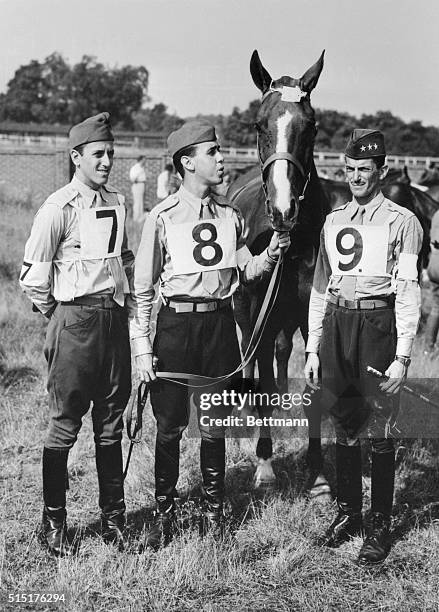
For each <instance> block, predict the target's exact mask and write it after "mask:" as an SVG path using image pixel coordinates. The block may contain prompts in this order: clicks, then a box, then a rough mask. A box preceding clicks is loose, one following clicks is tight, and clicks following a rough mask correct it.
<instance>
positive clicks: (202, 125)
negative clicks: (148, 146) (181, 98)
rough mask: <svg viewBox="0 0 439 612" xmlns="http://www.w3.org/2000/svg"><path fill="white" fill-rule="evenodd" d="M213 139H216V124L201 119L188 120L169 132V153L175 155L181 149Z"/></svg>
mask: <svg viewBox="0 0 439 612" xmlns="http://www.w3.org/2000/svg"><path fill="white" fill-rule="evenodd" d="M211 140H216V134H215V126H213V125H212V124H211V123H209V122H208V121H204V120H200V119H194V120H193V121H186V123H183V125H182V126H181V128H179V129H178V130H175V132H171V133H170V134H169V136H168V150H169V154H170V156H171V157H174V155H175V154H176V153H178V152H179V151H181V149H185V148H186V147H190V146H191V145H196V144H200V142H210V141H211Z"/></svg>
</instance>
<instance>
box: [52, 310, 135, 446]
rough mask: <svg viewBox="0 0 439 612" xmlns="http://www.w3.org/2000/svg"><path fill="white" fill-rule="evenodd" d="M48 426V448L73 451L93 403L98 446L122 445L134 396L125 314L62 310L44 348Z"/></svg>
mask: <svg viewBox="0 0 439 612" xmlns="http://www.w3.org/2000/svg"><path fill="white" fill-rule="evenodd" d="M44 355H45V357H46V360H47V363H48V368H49V377H48V385H47V389H48V391H49V406H50V423H49V428H48V432H47V436H46V441H45V446H46V448H52V449H69V448H71V447H72V446H73V444H74V443H75V441H76V438H77V436H78V433H79V430H80V428H81V424H82V417H83V416H84V415H85V414H86V413H87V411H88V410H89V408H90V403H91V402H93V408H92V419H93V430H94V438H95V443H96V445H98V446H107V445H112V444H115V443H117V442H119V441H120V440H121V438H122V431H123V417H122V415H123V411H124V409H125V406H126V404H127V402H128V399H129V396H130V392H131V356H130V345H129V334H128V322H127V314H126V311H125V309H124V308H121V307H119V306H117V305H114V307H112V308H101V307H99V308H98V307H96V306H79V305H63V304H58V306H57V307H56V309H55V311H54V313H53V315H52V317H51V319H50V321H49V325H48V328H47V335H46V342H45V346H44Z"/></svg>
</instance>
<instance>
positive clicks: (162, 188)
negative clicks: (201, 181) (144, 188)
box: [157, 164, 179, 200]
mask: <svg viewBox="0 0 439 612" xmlns="http://www.w3.org/2000/svg"><path fill="white" fill-rule="evenodd" d="M178 187H179V181H178V179H177V177H176V176H175V173H174V166H173V165H172V164H166V166H165V168H164V170H163V172H160V174H159V175H158V177H157V197H158V199H159V200H164V199H165V198H167V197H168V195H171V194H173V193H175V192H176V191H177V189H178Z"/></svg>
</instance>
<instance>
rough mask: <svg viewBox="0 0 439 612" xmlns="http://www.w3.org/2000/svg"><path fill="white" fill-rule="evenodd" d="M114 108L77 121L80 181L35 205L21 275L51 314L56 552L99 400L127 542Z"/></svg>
mask: <svg viewBox="0 0 439 612" xmlns="http://www.w3.org/2000/svg"><path fill="white" fill-rule="evenodd" d="M113 140H114V138H113V134H112V131H111V126H110V123H109V114H108V113H100V114H99V115H96V116H95V117H90V118H88V119H86V120H85V121H83V122H82V123H80V124H78V125H75V126H73V127H72V129H71V130H70V133H69V148H70V156H71V159H72V162H73V164H74V165H75V175H74V177H73V179H72V181H71V182H70V183H69V184H68V185H66V186H65V187H62V188H61V189H59V190H58V191H56V192H55V193H53V194H52V195H50V196H49V197H48V198H47V200H46V202H45V203H44V204H43V205H42V206H41V208H40V209H39V211H38V212H37V214H36V216H35V220H34V224H33V227H32V231H31V235H30V238H29V240H28V241H27V243H26V247H25V255H24V264H23V268H22V272H21V276H20V283H21V286H22V288H23V290H24V291H25V292H26V293H27V295H28V296H29V297H30V299H31V300H32V302H33V305H34V310H36V311H39V312H41V313H43V314H44V315H45V316H46V317H47V318H48V319H49V323H48V327H47V334H46V342H45V345H44V354H45V357H46V359H47V362H48V367H49V376H48V391H49V406H50V417H51V418H50V423H49V428H48V432H47V436H46V440H45V444H44V451H43V497H44V510H43V533H42V535H43V539H44V542H45V544H46V545H47V547H48V549H49V551H50V552H51V553H53V554H55V555H60V556H62V555H67V554H70V553H71V552H72V549H71V547H70V545H69V542H68V540H67V536H66V474H67V458H68V453H69V450H70V448H71V447H72V446H73V444H74V443H75V441H76V438H77V435H78V433H79V430H80V428H81V423H82V418H83V416H84V415H85V414H86V412H87V411H88V410H89V408H90V402H93V408H92V420H93V431H94V440H95V446H96V467H97V472H98V481H99V505H100V507H101V511H102V515H101V517H102V537H103V538H104V540H105V541H107V542H115V543H117V544H118V546H119V547H122V545H123V539H122V529H123V527H124V514H125V503H124V489H123V478H122V450H121V438H122V431H123V419H122V415H123V411H124V409H125V406H126V404H127V401H128V399H129V395H130V390H131V362H130V345H129V334H128V318H127V313H126V310H125V307H124V304H125V295H126V294H127V293H129V287H128V276H130V275H131V271H132V264H133V262H134V256H133V254H132V252H131V251H130V250H128V247H127V240H126V234H125V206H124V197H123V196H122V195H121V194H120V193H118V192H117V191H116V189H113V188H112V187H110V186H109V185H107V182H108V177H109V174H110V171H111V168H112V165H113V153H114V149H113Z"/></svg>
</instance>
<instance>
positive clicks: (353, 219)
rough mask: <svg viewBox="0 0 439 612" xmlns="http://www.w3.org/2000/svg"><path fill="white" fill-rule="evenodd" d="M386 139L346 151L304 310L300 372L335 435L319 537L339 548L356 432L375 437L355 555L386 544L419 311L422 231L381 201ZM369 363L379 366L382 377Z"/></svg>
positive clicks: (358, 486)
mask: <svg viewBox="0 0 439 612" xmlns="http://www.w3.org/2000/svg"><path fill="white" fill-rule="evenodd" d="M385 154H386V153H385V147H384V136H383V134H382V133H381V132H379V131H377V130H364V129H356V130H354V131H353V133H352V135H351V137H350V140H349V142H348V144H347V147H346V150H345V163H346V177H347V180H348V182H349V187H350V189H351V192H352V200H351V201H350V202H348V203H347V204H345V205H343V206H339V207H337V208H336V209H334V210H333V211H332V212H331V213H330V214H329V215H328V217H327V218H326V221H325V224H324V227H323V229H322V234H321V240H320V251H319V256H318V260H317V265H316V269H315V274H314V282H313V288H312V292H311V299H310V307H309V336H308V343H307V347H306V350H307V353H308V358H307V362H306V366H305V376H306V378H307V381H308V383H309V384H310V385H311V386H314V388H316V387H317V382H318V375H319V369H320V368H321V376H322V386H323V398H324V400H325V401H326V402H327V406H328V409H329V412H330V415H331V418H332V421H333V424H334V427H335V432H336V475H337V503H338V510H339V511H338V515H337V517H336V519H335V520H334V522H333V523H332V524H331V526H330V527H329V529H328V530H327V532H326V533H325V535H324V536H322V537H321V538H320V539H319V541H320V543H322V544H323V545H326V546H330V547H336V546H339V545H340V544H342V543H343V542H345V541H347V540H348V539H349V538H350V537H352V536H354V535H359V534H360V533H362V514H361V511H362V467H361V448H360V438H361V437H364V436H365V435H366V436H368V437H370V438H371V443H372V470H371V520H370V524H369V525H368V526H367V529H366V539H365V541H364V543H363V546H362V548H361V551H360V554H359V559H358V560H359V562H360V563H364V564H373V563H379V562H381V561H383V560H384V559H385V558H386V556H387V555H388V553H389V551H390V539H389V529H390V517H391V511H392V503H393V489H394V476H395V451H394V441H393V439H392V437H391V424H392V422H394V419H395V417H396V414H397V412H398V408H399V391H400V389H401V385H402V382H403V380H404V378H405V377H406V375H407V369H408V367H409V365H410V353H411V349H412V343H413V339H414V337H415V334H416V331H417V327H418V323H419V317H420V303H421V300H420V288H419V284H418V269H417V257H418V253H419V250H420V248H421V244H422V228H421V225H420V223H419V221H418V220H417V219H416V217H415V216H414V214H413V213H412V212H410V211H409V210H407V209H405V208H403V207H401V206H398V205H397V204H395V203H394V202H392V201H391V200H388V199H386V198H385V197H384V196H383V194H382V192H381V189H380V180H381V179H383V178H384V177H385V176H386V174H387V166H386V165H385ZM367 366H372V367H373V368H375V369H376V370H379V371H380V372H383V373H384V374H385V376H386V377H387V380H385V381H384V382H383V381H380V380H379V379H378V380H377V379H376V378H373V377H372V376H370V375H369V374H368V373H367Z"/></svg>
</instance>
